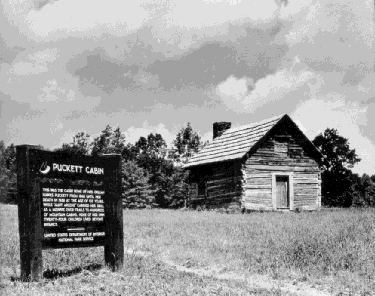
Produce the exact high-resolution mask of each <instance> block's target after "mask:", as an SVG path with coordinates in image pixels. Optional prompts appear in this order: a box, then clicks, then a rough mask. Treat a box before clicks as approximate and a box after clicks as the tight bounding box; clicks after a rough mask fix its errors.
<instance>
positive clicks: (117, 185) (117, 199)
mask: <svg viewBox="0 0 375 296" xmlns="http://www.w3.org/2000/svg"><path fill="white" fill-rule="evenodd" d="M103 157H104V158H105V159H107V160H108V162H107V163H108V165H106V170H107V172H108V173H106V174H105V176H106V177H105V180H104V186H105V191H106V195H107V198H108V199H109V201H108V206H107V208H106V211H107V215H108V216H107V217H108V219H109V220H108V222H107V223H106V232H107V233H108V240H107V242H106V245H105V247H104V257H105V263H106V264H107V265H109V266H110V267H111V268H112V270H113V271H115V270H118V269H120V268H122V266H123V264H124V228H123V208H122V189H121V188H122V186H121V185H122V184H121V178H122V177H121V163H122V159H121V155H120V154H105V155H103Z"/></svg>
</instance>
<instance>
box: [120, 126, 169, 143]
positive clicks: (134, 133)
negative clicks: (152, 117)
mask: <svg viewBox="0 0 375 296" xmlns="http://www.w3.org/2000/svg"><path fill="white" fill-rule="evenodd" d="M150 133H153V134H160V135H161V136H162V137H163V139H164V141H165V142H166V144H167V145H168V146H169V145H170V144H171V143H172V141H173V140H174V136H173V135H172V134H171V132H170V131H169V130H168V129H167V128H166V127H165V125H164V124H163V123H159V124H158V125H156V126H153V125H150V124H149V123H148V121H147V120H146V121H144V122H143V124H142V127H135V126H131V127H129V128H128V129H126V130H125V131H124V135H125V138H126V141H127V142H129V143H132V144H134V143H135V142H137V141H138V140H139V138H140V137H145V138H147V136H148V135H149V134H150Z"/></svg>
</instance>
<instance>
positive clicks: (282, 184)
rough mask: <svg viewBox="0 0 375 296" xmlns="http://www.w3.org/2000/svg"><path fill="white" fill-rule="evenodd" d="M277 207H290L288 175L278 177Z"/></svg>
mask: <svg viewBox="0 0 375 296" xmlns="http://www.w3.org/2000/svg"><path fill="white" fill-rule="evenodd" d="M276 207H277V208H289V196H288V177H284V176H277V177H276Z"/></svg>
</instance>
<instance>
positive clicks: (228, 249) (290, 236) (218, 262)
mask: <svg viewBox="0 0 375 296" xmlns="http://www.w3.org/2000/svg"><path fill="white" fill-rule="evenodd" d="M124 216H125V218H124V219H125V239H126V240H127V241H128V242H137V245H138V246H140V247H142V248H144V249H147V250H151V251H153V252H157V253H159V254H160V255H164V256H165V254H168V256H170V258H172V259H173V260H175V261H176V262H179V263H181V264H184V263H186V262H188V264H189V266H196V267H202V268H204V267H209V266H216V267H221V268H222V269H223V270H227V271H237V272H240V273H244V272H248V273H261V274H268V275H271V276H272V277H274V278H284V279H285V278H289V279H297V280H300V281H306V280H309V281H310V282H314V283H318V284H319V283H320V284H326V285H330V286H334V287H338V286H341V287H343V288H349V289H351V290H357V291H358V290H361V291H362V290H364V291H375V211H374V210H354V209H353V210H341V211H321V212H313V213H299V214H295V213H253V214H246V215H225V214H217V213H213V212H180V211H174V212H172V211H164V212H163V211H125V215H124Z"/></svg>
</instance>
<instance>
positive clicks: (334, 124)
mask: <svg viewBox="0 0 375 296" xmlns="http://www.w3.org/2000/svg"><path fill="white" fill-rule="evenodd" d="M369 115H370V114H369V112H368V106H364V105H361V104H360V103H358V102H347V101H345V98H344V97H343V96H342V95H340V94H337V93H330V94H328V95H327V96H325V97H324V98H314V99H311V100H308V101H306V102H304V103H302V104H300V105H299V106H298V107H297V108H296V110H295V111H294V112H292V113H291V116H292V118H293V120H295V122H296V123H297V124H298V126H299V127H302V128H303V129H304V132H305V134H306V136H307V137H308V138H309V139H310V140H313V139H314V138H315V136H317V135H318V134H319V133H321V132H324V130H325V129H326V128H334V129H337V131H338V133H339V135H341V136H343V137H345V138H347V139H348V140H349V145H350V148H352V149H353V148H354V149H356V152H357V154H358V155H359V157H360V158H361V159H362V161H361V162H360V163H359V164H357V165H356V166H355V167H354V169H353V170H354V172H357V173H360V174H362V173H370V174H373V173H374V172H375V158H374V157H375V147H374V145H373V143H371V141H370V139H368V138H367V137H366V136H365V135H363V134H362V133H361V131H360V126H366V125H367V117H368V116H369ZM301 123H302V124H301Z"/></svg>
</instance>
